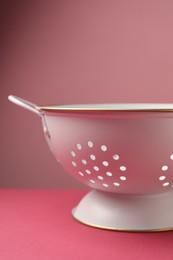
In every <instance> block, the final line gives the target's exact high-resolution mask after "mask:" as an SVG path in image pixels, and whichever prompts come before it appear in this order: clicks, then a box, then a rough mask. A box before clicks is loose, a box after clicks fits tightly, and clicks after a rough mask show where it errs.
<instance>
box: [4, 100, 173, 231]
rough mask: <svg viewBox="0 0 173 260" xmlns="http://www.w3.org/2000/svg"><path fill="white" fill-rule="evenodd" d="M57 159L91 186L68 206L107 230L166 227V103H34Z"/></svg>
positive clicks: (172, 221) (169, 147)
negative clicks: (75, 201)
mask: <svg viewBox="0 0 173 260" xmlns="http://www.w3.org/2000/svg"><path fill="white" fill-rule="evenodd" d="M9 99H10V100H11V101H12V102H14V103H16V104H18V105H20V106H23V107H24V108H27V109H29V110H31V111H33V112H35V113H36V114H38V115H40V116H41V118H42V124H43V130H44V133H45V136H46V139H47V142H48V145H49V147H50V150H51V151H52V153H53V155H54V156H55V158H56V159H57V161H58V162H59V163H60V164H61V165H62V166H63V167H64V168H65V169H66V170H67V171H68V172H69V173H70V174H71V175H73V176H74V177H75V178H77V179H78V180H79V181H81V182H82V183H85V184H86V185H88V186H90V187H91V188H92V189H93V190H92V191H90V192H89V193H88V194H87V195H86V196H85V197H84V198H83V199H82V200H81V201H80V203H79V204H78V205H77V206H76V208H74V209H73V211H72V214H73V216H74V217H75V218H76V219H77V220H79V221H80V222H82V223H85V224H88V225H91V226H95V227H100V228H107V229H115V230H128V231H163V230H170V229H173V104H100V105H68V106H36V105H34V104H33V103H30V102H28V101H25V100H23V99H20V98H17V97H14V96H9Z"/></svg>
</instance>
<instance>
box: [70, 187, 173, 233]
mask: <svg viewBox="0 0 173 260" xmlns="http://www.w3.org/2000/svg"><path fill="white" fill-rule="evenodd" d="M72 215H73V217H74V218H75V219H76V220H78V221H79V222H81V223H83V224H86V225H89V226H93V227H96V228H102V229H110V230H118V231H128V232H160V231H169V230H173V192H168V193H163V194H154V195H124V194H114V193H108V192H102V191H97V190H93V191H90V192H89V193H88V194H87V195H85V197H84V198H83V199H82V200H81V201H80V202H79V204H78V205H77V206H76V207H75V208H74V209H73V210H72Z"/></svg>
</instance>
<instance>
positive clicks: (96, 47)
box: [0, 0, 173, 188]
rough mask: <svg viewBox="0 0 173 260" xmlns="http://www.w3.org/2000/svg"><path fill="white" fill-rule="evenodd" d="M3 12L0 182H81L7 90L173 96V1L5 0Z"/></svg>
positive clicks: (101, 98) (90, 97)
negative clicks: (57, 158) (56, 156)
mask: <svg viewBox="0 0 173 260" xmlns="http://www.w3.org/2000/svg"><path fill="white" fill-rule="evenodd" d="M2 2H3V1H2ZM1 5H2V3H1ZM1 12H2V15H1V18H2V19H3V21H2V22H1V26H2V28H1V29H2V30H1V58H0V63H1V64H0V66H1V75H0V122H1V135H0V139H1V140H0V142H1V145H0V153H1V154H0V155H1V156H0V158H1V163H0V187H4V188H7V187H8V188H12V187H16V188H70V187H71V188H83V187H84V186H82V185H81V184H80V183H79V182H78V181H76V180H74V179H73V178H72V177H71V176H70V175H69V174H68V173H66V172H65V171H64V170H63V169H62V168H61V166H59V165H58V164H57V162H56V161H55V159H54V158H53V156H52V155H51V153H50V152H49V149H48V147H47V144H46V142H45V140H44V136H43V134H42V129H41V123H40V119H39V118H38V117H36V116H35V115H34V114H31V113H29V112H27V111H24V110H22V109H21V108H19V107H17V106H15V105H13V104H11V103H10V102H8V101H7V96H8V95H9V94H14V95H18V96H20V97H23V98H25V99H28V100H30V101H32V102H35V103H37V104H55V103H56V104H60V103H61V104H65V103H94V102H170V103H171V102H173V96H172V94H173V29H172V28H173V1H171V0H160V1H158V0H145V1H144V0H143V1H141V0H136V1H135V0H131V1H129V0H116V1H115V0H112V1H110V0H104V1H102V0H101V1H99V0H89V1H87V0H84V1H80V0H72V1H71V0H66V1H65V0H61V1H60V0H59V1H53V0H49V1H29V0H26V1H11V3H10V1H4V5H2V6H1Z"/></svg>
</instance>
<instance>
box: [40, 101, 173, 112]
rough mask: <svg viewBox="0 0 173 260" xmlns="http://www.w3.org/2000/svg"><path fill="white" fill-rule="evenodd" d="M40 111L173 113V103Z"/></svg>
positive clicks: (79, 106)
mask: <svg viewBox="0 0 173 260" xmlns="http://www.w3.org/2000/svg"><path fill="white" fill-rule="evenodd" d="M37 109H39V110H45V111H52V112H53V111H61V112H62V111H64V112H75V111H76V112H99V111H100V112H106V111H107V112H111V111H112V112H113V111H115V112H116V111H119V112H120V111H122V112H128V111H129V112H132V111H135V112H138V111H139V112H173V104H171V103H95V104H66V105H50V106H47V105H46V106H44V105H43V106H37Z"/></svg>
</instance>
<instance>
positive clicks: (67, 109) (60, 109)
mask: <svg viewBox="0 0 173 260" xmlns="http://www.w3.org/2000/svg"><path fill="white" fill-rule="evenodd" d="M36 109H38V110H44V111H50V112H64V113H68V112H70V113H79V112H80V113H82V112H83V113H84V112H87V113H93V112H97V113H102V112H138V113H139V112H173V109H168V108H153V109H151V108H150V109H139V108H138V109H137V108H136V109H135V108H134V109H118V108H116V109H113V108H107V109H106V108H79V107H73V108H72V107H56V108H54V107H49V106H39V107H38V106H37V107H36Z"/></svg>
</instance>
